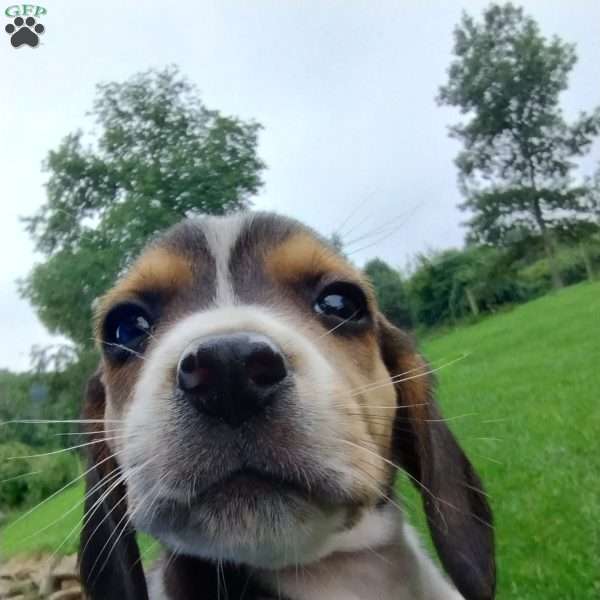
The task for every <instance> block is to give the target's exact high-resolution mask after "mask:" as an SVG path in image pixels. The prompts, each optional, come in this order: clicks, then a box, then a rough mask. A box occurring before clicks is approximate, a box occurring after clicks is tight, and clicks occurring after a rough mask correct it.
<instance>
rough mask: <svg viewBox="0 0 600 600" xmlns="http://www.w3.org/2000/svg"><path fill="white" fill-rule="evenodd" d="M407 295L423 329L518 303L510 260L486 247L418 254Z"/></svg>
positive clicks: (518, 298) (515, 278)
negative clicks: (503, 305) (507, 304)
mask: <svg viewBox="0 0 600 600" xmlns="http://www.w3.org/2000/svg"><path fill="white" fill-rule="evenodd" d="M410 295H411V298H412V304H413V306H414V307H415V312H416V317H417V320H418V322H419V323H421V324H423V325H425V326H427V327H433V326H438V325H441V324H444V323H456V322H457V321H458V320H460V319H464V318H466V317H472V318H473V317H474V318H476V317H478V316H479V314H480V313H481V312H490V311H493V310H495V309H496V307H497V306H500V305H502V304H505V303H509V302H517V301H520V300H522V292H521V289H520V286H519V284H518V282H517V276H516V273H515V265H514V263H513V261H512V260H510V257H509V256H508V254H507V253H504V252H500V251H498V250H496V249H495V248H491V247H486V246H468V247H467V248H465V249H464V250H444V251H442V252H434V253H431V254H429V255H420V256H419V257H417V266H416V269H415V271H414V273H413V275H412V277H411V279H410Z"/></svg>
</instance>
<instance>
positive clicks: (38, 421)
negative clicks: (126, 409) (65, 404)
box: [0, 419, 124, 426]
mask: <svg viewBox="0 0 600 600" xmlns="http://www.w3.org/2000/svg"><path fill="white" fill-rule="evenodd" d="M69 423H71V424H76V423H79V424H84V425H87V424H93V423H124V421H123V420H121V419H62V420H59V419H11V420H10V421H0V426H2V425H48V424H52V425H56V424H69Z"/></svg>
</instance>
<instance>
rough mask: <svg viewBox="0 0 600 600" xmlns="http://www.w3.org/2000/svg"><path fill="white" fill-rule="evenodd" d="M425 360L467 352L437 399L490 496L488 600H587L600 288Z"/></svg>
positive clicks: (43, 518) (595, 553)
mask: <svg viewBox="0 0 600 600" xmlns="http://www.w3.org/2000/svg"><path fill="white" fill-rule="evenodd" d="M423 350H424V352H425V354H426V355H427V357H428V359H429V360H433V361H444V360H448V359H452V358H454V357H456V356H458V355H460V354H461V353H463V352H468V353H469V356H468V357H467V358H466V359H465V360H462V361H460V362H457V363H455V364H453V365H452V366H450V367H448V368H446V369H442V370H441V371H440V373H439V378H438V379H439V400H440V403H441V405H442V407H443V410H444V413H445V416H446V417H459V418H456V419H455V420H453V421H452V422H451V426H452V429H453V430H454V431H455V433H456V434H457V436H458V437H459V439H460V441H461V443H462V445H463V446H464V447H465V449H466V450H467V453H468V454H469V456H470V457H471V459H472V460H473V462H474V463H475V465H476V467H477V469H478V470H479V472H480V474H481V475H482V477H483V479H484V481H485V484H486V488H487V491H488V492H489V494H490V498H491V503H492V506H493V508H494V512H495V517H496V536H497V544H498V571H499V594H498V597H499V598H500V599H501V600H508V599H509V598H510V599H514V600H534V599H535V600H540V599H542V598H543V599H544V600H559V599H560V600H569V599H573V600H575V599H576V600H591V599H595V600H597V599H598V597H600V442H599V438H600V283H597V284H593V285H592V284H581V285H578V286H573V287H571V288H568V289H565V290H563V291H561V292H560V293H558V294H553V295H549V296H546V297H544V298H541V299H539V300H536V301H534V302H531V303H529V304H526V305H523V306H520V307H518V308H515V309H514V310H513V311H511V312H508V313H503V314H500V315H497V316H493V317H488V318H486V319H485V320H483V321H482V322H480V323H478V324H475V325H471V326H467V327H462V328H460V329H457V330H455V331H452V332H449V333H446V334H444V335H442V336H439V337H436V338H434V339H431V340H428V341H426V343H424V344H423ZM471 413H475V414H474V415H471V416H464V417H462V418H461V416H462V415H467V414H471ZM80 497H81V487H74V488H72V489H70V490H68V491H67V492H65V493H64V494H61V495H60V496H58V497H57V498H55V499H53V500H52V501H50V502H48V503H47V504H45V505H44V506H42V507H41V508H40V509H39V510H38V511H36V512H34V513H32V514H31V515H30V516H29V517H28V518H26V519H23V520H22V521H20V522H19V523H16V524H15V525H14V526H13V527H12V528H9V529H8V530H5V531H4V532H2V533H0V552H1V553H2V556H7V555H13V554H16V553H25V552H34V551H53V550H54V549H55V548H56V547H57V546H58V545H59V544H60V543H61V542H62V540H63V539H64V538H65V536H66V535H67V533H68V532H69V531H70V530H71V529H72V528H73V527H74V526H75V525H76V523H77V522H78V520H79V519H80V518H81V510H80V509H78V510H75V511H73V512H72V513H71V514H70V515H68V517H67V518H65V519H64V520H63V521H61V522H60V523H58V524H57V525H55V526H53V527H51V528H49V529H48V530H47V531H44V532H42V533H36V532H38V531H39V530H40V529H41V528H42V527H44V526H45V525H46V524H48V523H51V522H52V521H54V520H56V519H58V518H59V517H60V516H61V515H62V514H63V513H64V511H65V510H67V509H68V508H70V507H71V506H72V505H73V504H74V503H76V502H77V501H78V500H79V499H80ZM408 500H409V501H411V503H414V501H415V500H416V494H415V493H414V492H412V493H409V498H408ZM416 518H417V520H418V519H419V517H418V516H417V517H416ZM421 522H422V519H421ZM32 534H33V536H32ZM76 542H77V539H76V536H72V538H71V540H70V541H69V542H68V543H67V544H65V545H64V546H63V548H62V551H67V552H73V551H74V550H75V548H76ZM147 545H148V542H147V541H146V542H144V546H147Z"/></svg>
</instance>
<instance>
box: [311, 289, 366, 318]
mask: <svg viewBox="0 0 600 600" xmlns="http://www.w3.org/2000/svg"><path fill="white" fill-rule="evenodd" d="M314 309H315V311H316V312H317V313H319V314H321V315H325V316H326V317H335V318H338V319H342V320H344V321H360V320H361V319H362V318H363V317H364V316H365V314H366V312H367V302H366V299H365V295H364V294H363V292H362V290H361V289H360V288H359V287H357V286H355V285H353V284H349V283H334V284H332V285H330V286H328V287H327V288H325V289H324V290H323V291H322V292H321V295H320V296H319V297H318V298H317V301H316V302H315V304H314Z"/></svg>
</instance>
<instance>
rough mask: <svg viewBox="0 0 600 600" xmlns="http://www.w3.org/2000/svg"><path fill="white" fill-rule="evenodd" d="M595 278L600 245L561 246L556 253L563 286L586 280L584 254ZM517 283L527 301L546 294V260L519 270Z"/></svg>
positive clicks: (549, 279) (548, 275)
mask: <svg viewBox="0 0 600 600" xmlns="http://www.w3.org/2000/svg"><path fill="white" fill-rule="evenodd" d="M583 252H585V254H586V258H587V259H588V260H589V263H590V266H591V268H592V270H593V271H595V273H596V276H598V273H599V271H600V245H599V244H598V243H597V242H596V243H594V242H593V241H592V242H589V243H587V244H585V246H581V245H579V246H562V247H560V248H559V250H558V252H557V256H556V257H557V262H558V268H559V272H560V276H561V279H562V280H563V283H564V284H565V285H573V284H574V283H579V282H580V281H585V280H586V279H588V273H587V270H586V265H585V260H584V254H583ZM518 277H519V281H520V282H521V284H522V286H523V287H524V289H525V290H526V295H527V299H532V298H535V297H537V296H541V295H542V294H546V293H547V292H549V291H550V290H551V289H552V273H551V271H550V264H549V262H548V259H547V258H541V259H539V260H537V261H535V262H534V263H532V264H530V265H527V266H526V267H523V268H522V269H520V270H519V273H518Z"/></svg>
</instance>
